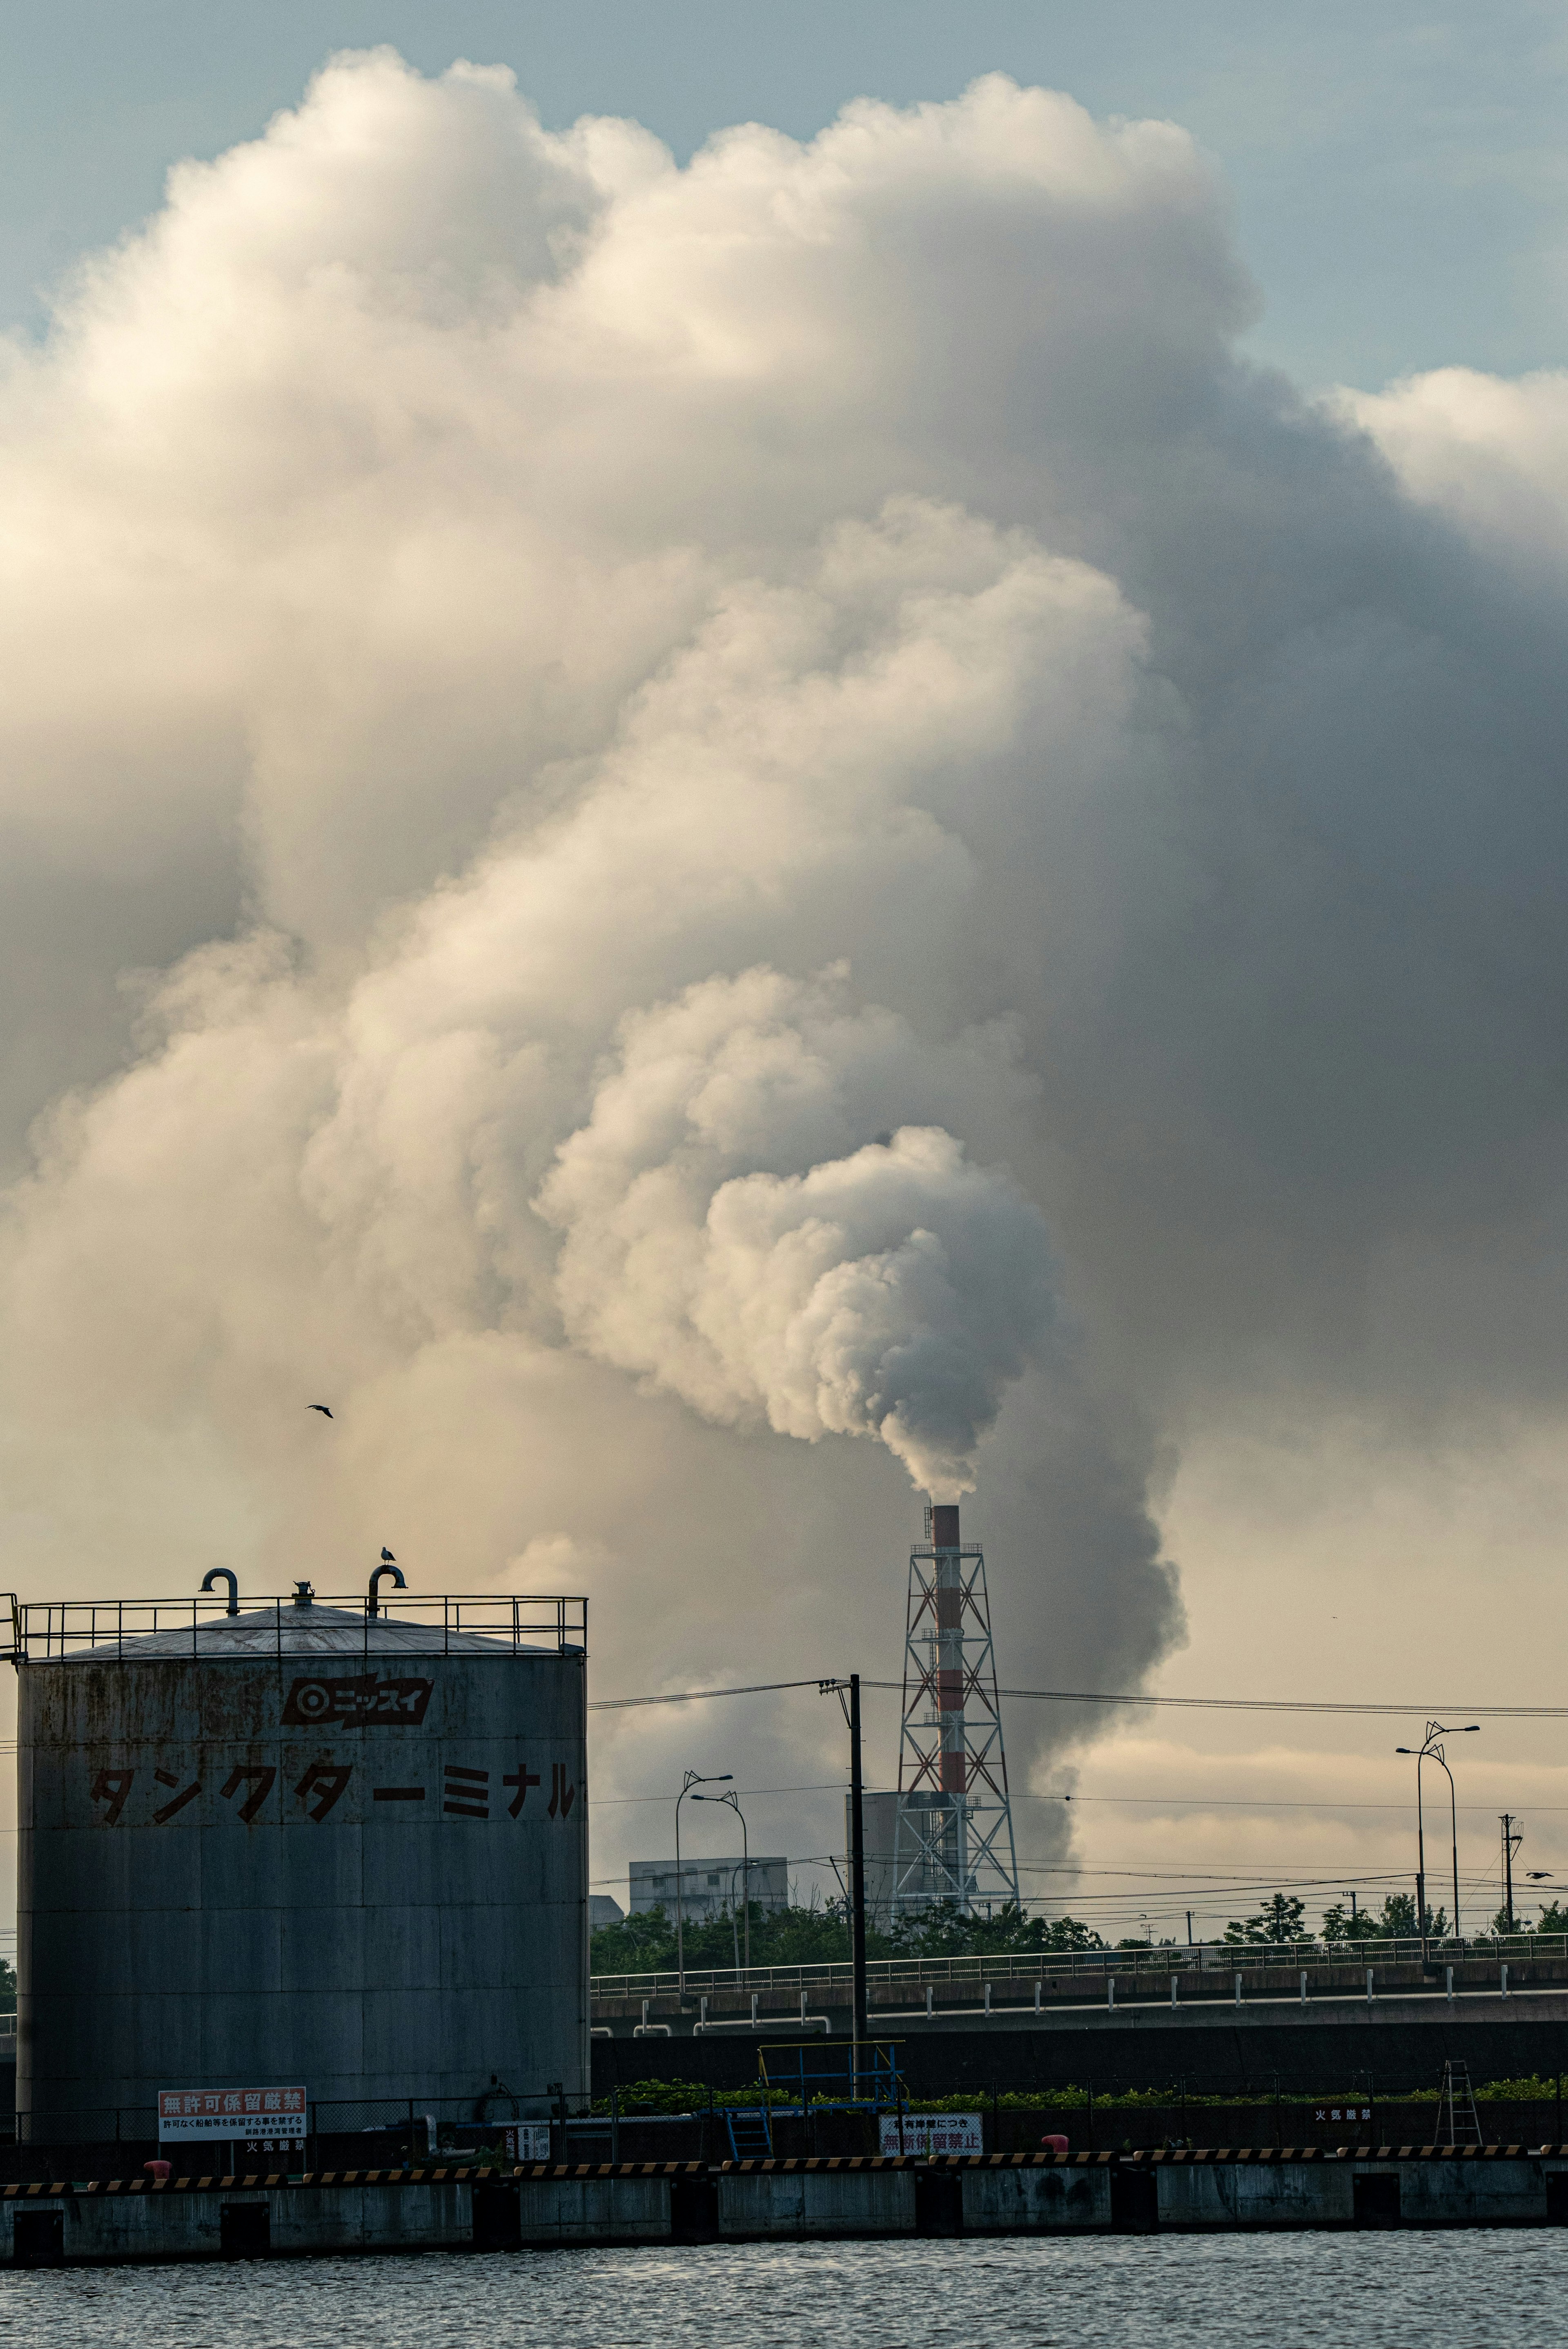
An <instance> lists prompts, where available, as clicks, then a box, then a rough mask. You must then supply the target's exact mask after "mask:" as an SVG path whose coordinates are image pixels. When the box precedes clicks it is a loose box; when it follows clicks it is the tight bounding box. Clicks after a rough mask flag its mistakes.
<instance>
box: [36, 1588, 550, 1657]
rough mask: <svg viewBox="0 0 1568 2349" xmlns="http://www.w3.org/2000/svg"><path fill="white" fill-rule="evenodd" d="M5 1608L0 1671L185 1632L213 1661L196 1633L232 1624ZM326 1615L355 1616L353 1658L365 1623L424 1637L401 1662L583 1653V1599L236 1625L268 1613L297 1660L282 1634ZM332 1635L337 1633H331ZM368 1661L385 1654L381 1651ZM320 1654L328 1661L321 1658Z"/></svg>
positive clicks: (282, 1616) (475, 1603)
mask: <svg viewBox="0 0 1568 2349" xmlns="http://www.w3.org/2000/svg"><path fill="white" fill-rule="evenodd" d="M4 1597H5V1599H6V1601H7V1602H8V1604H9V1609H10V1613H9V1626H10V1632H11V1644H10V1647H9V1648H8V1649H6V1648H4V1647H0V1662H6V1663H16V1664H20V1663H36V1662H46V1661H50V1660H52V1659H57V1658H59V1657H62V1656H81V1655H88V1654H93V1653H97V1652H99V1651H102V1652H106V1653H107V1652H109V1651H112V1652H114V1653H116V1654H123V1652H124V1651H125V1650H126V1648H127V1647H128V1646H129V1647H130V1648H131V1649H132V1650H133V1651H134V1649H135V1648H136V1646H137V1645H138V1644H139V1642H140V1641H141V1640H145V1639H148V1638H150V1637H151V1636H152V1635H153V1634H154V1633H155V1632H160V1631H161V1632H163V1633H165V1634H167V1633H169V1632H173V1631H178V1632H181V1633H187V1632H188V1633H189V1635H190V1640H191V1654H192V1655H193V1656H201V1655H205V1656H209V1657H211V1656H212V1655H214V1654H217V1655H222V1653H223V1649H222V1647H221V1646H217V1645H215V1644H214V1643H212V1642H211V1641H209V1642H207V1643H205V1644H204V1643H203V1642H202V1640H201V1636H200V1635H201V1630H202V1629H203V1627H204V1626H207V1625H211V1624H218V1623H222V1622H223V1621H225V1620H232V1618H231V1617H230V1616H229V1609H228V1602H227V1600H226V1599H223V1598H222V1597H215V1598H211V1599H47V1600H37V1601H33V1600H27V1601H19V1600H18V1599H16V1597H15V1594H14V1593H12V1592H6V1593H5V1594H4ZM317 1608H320V1609H335V1610H336V1611H337V1612H338V1613H339V1614H357V1615H359V1616H360V1617H361V1618H362V1619H363V1621H364V1626H365V1638H364V1647H363V1652H364V1653H365V1654H366V1655H368V1654H370V1653H372V1652H373V1651H372V1645H371V1631H370V1627H371V1625H372V1623H375V1624H377V1625H387V1626H388V1627H390V1628H392V1629H394V1630H396V1629H403V1630H428V1633H429V1637H430V1645H429V1648H428V1651H415V1650H409V1651H408V1652H409V1653H415V1652H427V1653H429V1654H442V1655H446V1654H449V1653H450V1652H451V1646H452V1641H453V1640H454V1639H458V1638H478V1639H482V1640H493V1641H494V1642H495V1643H496V1644H497V1645H498V1646H503V1647H509V1648H511V1649H512V1650H514V1651H522V1650H525V1649H548V1648H554V1649H556V1650H557V1651H559V1652H561V1653H565V1652H567V1651H571V1650H575V1649H585V1648H586V1646H587V1644H588V1601H587V1600H586V1599H562V1598H556V1597H546V1596H543V1595H540V1596H534V1595H531V1594H530V1595H523V1594H521V1593H517V1592H512V1591H506V1592H500V1591H474V1592H453V1593H446V1594H441V1595H435V1596H431V1597H429V1598H423V1597H419V1596H418V1595H416V1594H414V1593H413V1592H410V1591H407V1590H400V1591H398V1593H397V1606H396V1608H395V1609H394V1608H392V1607H389V1606H388V1605H387V1599H386V1596H385V1594H383V1596H382V1598H381V1599H379V1600H378V1601H377V1605H376V1611H375V1612H374V1614H373V1613H372V1612H371V1602H370V1601H369V1599H367V1598H366V1597H365V1596H364V1594H363V1593H361V1592H354V1593H351V1594H350V1595H349V1596H347V1597H346V1598H334V1597H332V1596H330V1595H329V1594H328V1593H326V1592H322V1591H316V1592H313V1593H312V1596H311V1604H310V1606H309V1607H308V1608H304V1607H299V1606H297V1605H296V1602H295V1600H294V1599H293V1598H292V1597H291V1598H287V1599H258V1600H255V1601H253V1602H252V1603H250V1604H248V1605H247V1604H244V1603H243V1602H242V1607H241V1618H242V1619H249V1620H250V1621H251V1622H252V1623H255V1622H256V1621H257V1620H258V1619H262V1618H264V1617H265V1616H266V1615H268V1614H269V1613H270V1615H271V1617H272V1640H271V1642H270V1645H271V1647H272V1650H273V1653H274V1654H277V1655H283V1654H284V1653H285V1651H286V1652H293V1653H297V1652H298V1650H297V1649H292V1648H291V1646H290V1642H289V1640H288V1639H287V1637H286V1634H285V1627H288V1628H290V1629H293V1630H299V1629H301V1628H302V1621H301V1619H302V1618H303V1619H304V1623H305V1624H308V1622H309V1620H310V1617H311V1615H312V1614H313V1613H314V1612H315V1609H317ZM5 1621H6V1618H5V1615H4V1613H3V1612H0V1637H3V1636H4V1629H5ZM333 1628H334V1629H335V1630H336V1629H341V1627H340V1626H334V1627H333ZM239 1652H240V1653H241V1654H250V1655H256V1654H264V1653H265V1652H266V1650H265V1648H261V1647H253V1648H250V1649H247V1650H242V1651H239ZM323 1652H325V1653H331V1652H334V1651H333V1650H332V1649H330V1648H329V1649H324V1651H323ZM335 1652H337V1653H339V1654H344V1655H352V1654H353V1653H354V1649H353V1646H352V1644H351V1643H345V1644H344V1645H343V1646H341V1647H338V1648H337V1649H336V1651H335ZM378 1652H382V1653H385V1652H386V1651H385V1650H384V1649H379V1650H378Z"/></svg>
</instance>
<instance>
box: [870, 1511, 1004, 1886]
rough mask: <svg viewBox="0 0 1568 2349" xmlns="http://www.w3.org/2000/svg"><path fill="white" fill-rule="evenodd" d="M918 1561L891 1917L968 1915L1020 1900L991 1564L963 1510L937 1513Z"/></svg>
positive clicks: (908, 1615)
mask: <svg viewBox="0 0 1568 2349" xmlns="http://www.w3.org/2000/svg"><path fill="white" fill-rule="evenodd" d="M926 1534H927V1539H928V1541H929V1543H930V1547H929V1548H925V1549H913V1550H911V1552H910V1554H909V1600H908V1605H907V1609H906V1611H905V1616H904V1634H903V1728H902V1732H901V1735H900V1740H899V1756H898V1808H897V1814H896V1824H895V1827H894V1841H893V1872H892V1914H893V1915H894V1916H895V1917H897V1916H901V1915H903V1916H907V1915H908V1914H909V1913H910V1912H911V1911H912V1910H914V1909H927V1908H929V1907H930V1906H931V1905H932V1903H933V1902H934V1901H937V1900H954V1901H956V1902H957V1903H958V1905H959V1907H960V1908H961V1909H964V1910H965V1913H969V1912H972V1911H974V1910H975V1909H985V1910H987V1911H989V1909H991V1908H992V1907H994V1906H995V1905H996V1904H997V1903H1000V1902H1003V1901H1007V1900H1016V1899H1017V1898H1018V1859H1017V1853H1016V1850H1015V1848H1014V1844H1013V1811H1012V1805H1011V1803H1010V1802H1009V1800H1008V1796H1007V1760H1006V1754H1005V1753H1004V1751H1003V1745H1002V1714H1001V1710H1000V1707H999V1705H998V1703H997V1699H996V1664H995V1655H994V1653H993V1651H992V1646H991V1610H990V1606H989V1604H988V1602H987V1599H986V1596H985V1552H984V1551H983V1550H982V1549H981V1548H980V1547H978V1545H975V1544H970V1545H969V1546H967V1547H965V1545H964V1544H963V1543H962V1542H961V1541H960V1539H959V1535H958V1511H957V1508H956V1507H955V1506H953V1507H950V1506H937V1507H935V1508H934V1509H932V1510H931V1511H930V1512H929V1513H928V1524H927V1528H926Z"/></svg>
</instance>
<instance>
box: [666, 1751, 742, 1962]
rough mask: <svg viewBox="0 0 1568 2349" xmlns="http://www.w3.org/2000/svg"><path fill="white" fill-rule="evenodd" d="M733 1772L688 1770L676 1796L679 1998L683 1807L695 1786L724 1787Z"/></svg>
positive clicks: (682, 1946) (682, 1928)
mask: <svg viewBox="0 0 1568 2349" xmlns="http://www.w3.org/2000/svg"><path fill="white" fill-rule="evenodd" d="M734 1775H735V1774H734V1772H733V1771H731V1770H718V1771H716V1772H714V1773H713V1774H712V1775H710V1776H708V1777H704V1775H703V1774H702V1772H701V1771H700V1770H688V1771H687V1772H686V1781H685V1784H684V1785H682V1787H681V1790H680V1793H679V1794H678V1795H676V1997H677V1998H685V1996H686V1882H685V1879H684V1878H683V1877H682V1875H681V1805H682V1804H683V1803H684V1802H685V1800H686V1796H687V1795H689V1794H690V1793H691V1790H692V1788H693V1787H694V1786H722V1785H726V1784H727V1782H728V1780H729V1779H730V1778H732V1777H733V1776H734Z"/></svg>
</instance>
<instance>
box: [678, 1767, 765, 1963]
mask: <svg viewBox="0 0 1568 2349" xmlns="http://www.w3.org/2000/svg"><path fill="white" fill-rule="evenodd" d="M692 1801H693V1802H694V1803H723V1804H725V1805H726V1806H727V1807H728V1808H729V1809H730V1810H732V1811H733V1812H734V1813H735V1816H736V1817H737V1818H738V1820H739V1821H740V1897H741V1903H742V1906H743V1907H744V1908H745V1910H746V1971H747V1972H748V1973H749V1972H750V1971H751V1838H750V1837H749V1836H748V1834H747V1832H746V1814H745V1812H744V1811H743V1810H742V1809H741V1807H740V1797H739V1796H738V1795H737V1793H736V1791H735V1789H734V1787H733V1786H732V1787H731V1788H730V1790H729V1792H728V1794H727V1795H693V1796H692ZM729 1921H730V1925H731V1927H732V1928H733V1926H734V1924H735V1872H734V1870H733V1869H731V1871H730V1878H729ZM735 1962H736V1964H737V1965H739V1963H740V1951H739V1950H737V1951H736V1952H735Z"/></svg>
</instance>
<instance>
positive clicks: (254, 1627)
mask: <svg viewBox="0 0 1568 2349" xmlns="http://www.w3.org/2000/svg"><path fill="white" fill-rule="evenodd" d="M280 1633H281V1641H282V1644H281V1652H282V1653H283V1654H284V1655H285V1656H344V1657H349V1656H364V1655H372V1656H388V1655H400V1656H432V1655H434V1656H440V1655H485V1656H494V1655H511V1654H512V1653H513V1652H514V1651H518V1650H521V1651H522V1652H524V1653H528V1654H531V1655H554V1654H556V1653H557V1652H558V1649H557V1646H556V1643H555V1642H554V1641H553V1640H552V1641H550V1642H549V1643H548V1644H546V1643H545V1642H544V1641H542V1640H538V1641H535V1640H525V1641H523V1640H520V1641H516V1642H514V1641H513V1640H512V1638H511V1633H510V1631H509V1632H506V1633H504V1634H500V1635H497V1634H493V1633H492V1634H490V1635H489V1636H487V1635H486V1634H484V1633H482V1632H479V1631H459V1630H456V1629H455V1628H449V1627H448V1626H446V1625H444V1624H443V1622H442V1621H441V1620H440V1619H437V1620H436V1621H434V1622H430V1623H418V1622H411V1621H407V1620H399V1619H397V1618H396V1617H391V1616H387V1615H386V1614H384V1613H383V1614H380V1615H366V1612H365V1610H364V1609H363V1608H357V1607H356V1608H348V1607H317V1606H310V1607H296V1606H295V1605H294V1602H293V1600H292V1599H290V1600H288V1601H286V1602H285V1603H284V1605H283V1606H282V1607H258V1608H254V1609H250V1610H249V1611H247V1612H246V1613H243V1614H240V1615H220V1616H217V1617H215V1618H214V1617H209V1618H208V1619H206V1620H205V1621H203V1622H200V1623H198V1624H197V1625H196V1626H195V1628H194V1630H192V1627H191V1625H190V1624H189V1623H187V1624H186V1625H184V1627H183V1628H176V1629H175V1630H170V1631H131V1630H127V1631H126V1632H125V1634H124V1635H123V1637H122V1638H121V1639H120V1640H119V1641H118V1642H117V1641H116V1640H115V1639H114V1638H113V1637H112V1636H110V1637H108V1638H107V1639H106V1638H105V1636H104V1635H103V1633H102V1632H101V1631H100V1632H99V1633H98V1638H97V1640H96V1641H95V1642H94V1643H93V1644H91V1645H88V1643H86V1642H84V1643H83V1645H82V1646H81V1647H79V1648H77V1647H72V1648H71V1649H69V1650H68V1651H67V1653H66V1655H65V1656H64V1657H63V1658H57V1659H56V1661H64V1662H67V1663H71V1662H77V1661H88V1660H89V1659H90V1658H92V1657H94V1656H103V1655H105V1654H108V1653H110V1652H118V1653H119V1654H120V1655H125V1656H131V1657H134V1658H135V1659H136V1660H137V1661H140V1660H141V1659H142V1658H143V1657H145V1656H191V1655H197V1656H211V1657H214V1658H221V1657H224V1656H232V1657H235V1658H239V1657H243V1656H275V1655H277V1654H279V1653H280Z"/></svg>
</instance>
